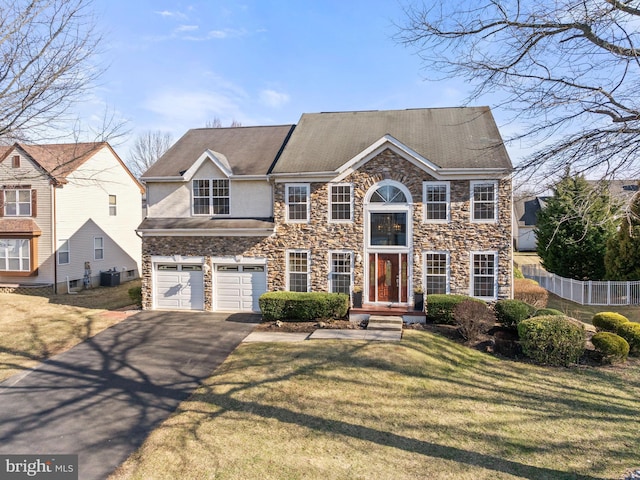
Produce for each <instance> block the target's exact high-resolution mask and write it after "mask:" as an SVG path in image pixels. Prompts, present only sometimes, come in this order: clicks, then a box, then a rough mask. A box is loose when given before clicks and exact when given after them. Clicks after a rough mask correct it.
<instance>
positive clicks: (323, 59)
mask: <svg viewBox="0 0 640 480" xmlns="http://www.w3.org/2000/svg"><path fill="white" fill-rule="evenodd" d="M94 7H95V12H96V15H97V18H98V26H99V28H100V29H101V30H102V31H103V32H104V37H105V42H104V44H103V52H102V54H101V56H100V61H101V62H102V63H103V65H105V66H106V67H107V70H106V72H105V73H104V75H103V76H102V78H101V83H100V85H99V86H98V88H96V90H95V91H94V92H93V96H92V100H91V102H90V103H89V104H87V105H85V107H84V108H88V109H89V110H90V111H92V113H95V114H96V115H101V113H102V111H103V109H104V106H107V107H108V108H110V109H112V110H114V111H115V112H116V113H117V114H118V115H119V116H121V117H123V118H125V119H127V120H128V122H129V127H130V128H131V130H132V135H131V137H130V139H129V142H126V143H123V144H120V145H116V150H117V151H118V153H119V154H120V156H121V157H122V158H123V159H125V160H126V158H127V151H128V148H129V146H130V144H131V139H133V138H134V137H135V136H136V135H137V134H139V133H140V132H142V131H145V130H162V131H169V132H171V133H172V135H173V138H174V140H177V139H178V138H179V137H180V136H181V135H182V134H184V133H185V132H186V130H187V129H189V128H197V127H204V126H205V123H206V122H207V121H208V120H212V119H213V118H215V117H217V118H219V119H220V120H221V121H222V123H223V125H225V126H227V125H228V124H230V123H231V121H232V120H237V121H239V122H241V123H242V125H245V126H249V125H278V124H289V123H296V122H297V121H298V119H299V117H300V115H301V114H302V113H305V112H321V111H347V110H386V109H404V108H424V107H443V106H458V105H460V104H461V103H462V101H463V100H464V98H465V95H466V92H467V91H468V89H469V87H468V86H467V85H465V84H462V83H456V82H455V81H447V82H429V81H426V80H424V75H423V72H421V64H420V59H419V58H418V57H417V56H416V55H414V54H413V52H412V50H411V49H408V48H406V47H404V46H402V45H399V44H398V43H396V42H395V41H394V40H393V38H392V37H393V35H394V33H396V30H397V29H396V27H395V26H394V25H393V23H394V22H402V21H403V11H402V4H401V3H399V2H396V1H394V0H318V1H315V0H288V1H287V0H280V1H264V0H263V1H260V0H245V1H233V0H209V1H206V0H198V1H187V2H183V1H169V0H166V1H162V0H161V1H158V0H154V1H152V0H129V1H124V0H95V3H94ZM486 104H489V105H490V103H488V102H486ZM509 133H510V132H507V131H504V130H503V137H507V136H508V134H509ZM511 154H512V160H513V161H514V163H515V161H516V158H515V156H516V155H515V154H514V152H513V150H512V151H511Z"/></svg>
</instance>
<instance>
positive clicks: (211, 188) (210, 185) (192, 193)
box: [190, 178, 231, 217]
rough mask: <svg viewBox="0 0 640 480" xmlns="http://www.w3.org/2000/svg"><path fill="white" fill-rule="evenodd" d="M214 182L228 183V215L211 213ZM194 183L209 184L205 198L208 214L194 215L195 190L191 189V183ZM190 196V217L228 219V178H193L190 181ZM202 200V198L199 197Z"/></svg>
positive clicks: (229, 187)
mask: <svg viewBox="0 0 640 480" xmlns="http://www.w3.org/2000/svg"><path fill="white" fill-rule="evenodd" d="M214 180H225V181H227V182H228V185H229V186H228V189H229V195H228V197H227V198H228V199H229V213H213V205H212V200H213V181H214ZM196 181H207V182H209V192H210V193H209V196H208V197H207V198H208V200H209V212H208V213H196V211H195V210H196V203H195V202H194V199H195V197H194V192H195V189H194V188H193V183H194V182H196ZM190 194H191V215H192V216H194V217H229V216H231V181H230V180H229V179H228V178H193V179H192V180H191V183H190ZM199 198H200V197H199ZM201 198H204V197H201ZM219 198H224V197H219Z"/></svg>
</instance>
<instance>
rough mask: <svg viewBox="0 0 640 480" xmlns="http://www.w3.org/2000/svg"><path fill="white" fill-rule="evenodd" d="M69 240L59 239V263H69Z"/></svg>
mask: <svg viewBox="0 0 640 480" xmlns="http://www.w3.org/2000/svg"><path fill="white" fill-rule="evenodd" d="M69 254H70V252H69V240H60V241H58V265H66V264H68V263H69V256H70V255H69Z"/></svg>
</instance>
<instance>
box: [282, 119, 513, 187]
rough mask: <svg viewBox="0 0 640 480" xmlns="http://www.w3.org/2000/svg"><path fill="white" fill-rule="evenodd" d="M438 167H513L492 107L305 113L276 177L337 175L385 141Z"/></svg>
mask: <svg viewBox="0 0 640 480" xmlns="http://www.w3.org/2000/svg"><path fill="white" fill-rule="evenodd" d="M385 137H386V138H390V137H392V138H393V139H395V140H397V141H398V142H399V143H400V144H402V145H404V146H405V147H408V148H409V149H410V150H412V151H413V152H415V153H417V154H418V155H419V156H421V157H422V158H424V159H426V160H427V161H428V162H430V163H431V164H433V165H435V166H436V167H437V168H442V169H478V168H499V169H500V168H501V169H505V170H511V169H512V165H511V161H510V159H509V156H508V154H507V151H506V149H505V147H504V144H503V141H502V138H501V137H500V133H499V132H498V128H497V126H496V124H495V121H494V119H493V115H492V114H491V110H490V109H489V107H459V108H424V109H412V110H387V111H359V112H334V113H312V114H303V115H302V117H301V118H300V122H299V123H298V125H297V126H296V129H295V131H294V133H293V135H292V136H291V138H290V140H289V141H288V142H287V145H286V147H285V149H284V150H283V152H282V155H281V156H280V158H279V159H278V161H277V162H276V164H275V166H274V168H273V169H272V171H271V172H272V173H274V174H279V173H281V174H285V173H296V172H300V173H303V172H330V171H337V170H339V169H340V167H342V166H343V165H345V164H346V163H347V162H349V161H351V160H353V159H354V158H356V157H358V156H359V155H360V154H362V152H365V151H367V150H368V149H369V147H371V146H372V145H374V144H376V143H377V142H379V141H380V140H381V139H383V138H385Z"/></svg>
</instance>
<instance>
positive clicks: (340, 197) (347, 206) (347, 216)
mask: <svg viewBox="0 0 640 480" xmlns="http://www.w3.org/2000/svg"><path fill="white" fill-rule="evenodd" d="M352 203H353V198H352V194H351V185H350V184H338V185H331V184H330V185H329V218H330V220H331V221H333V222H349V221H351V220H353V216H352V212H353V207H352Z"/></svg>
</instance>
